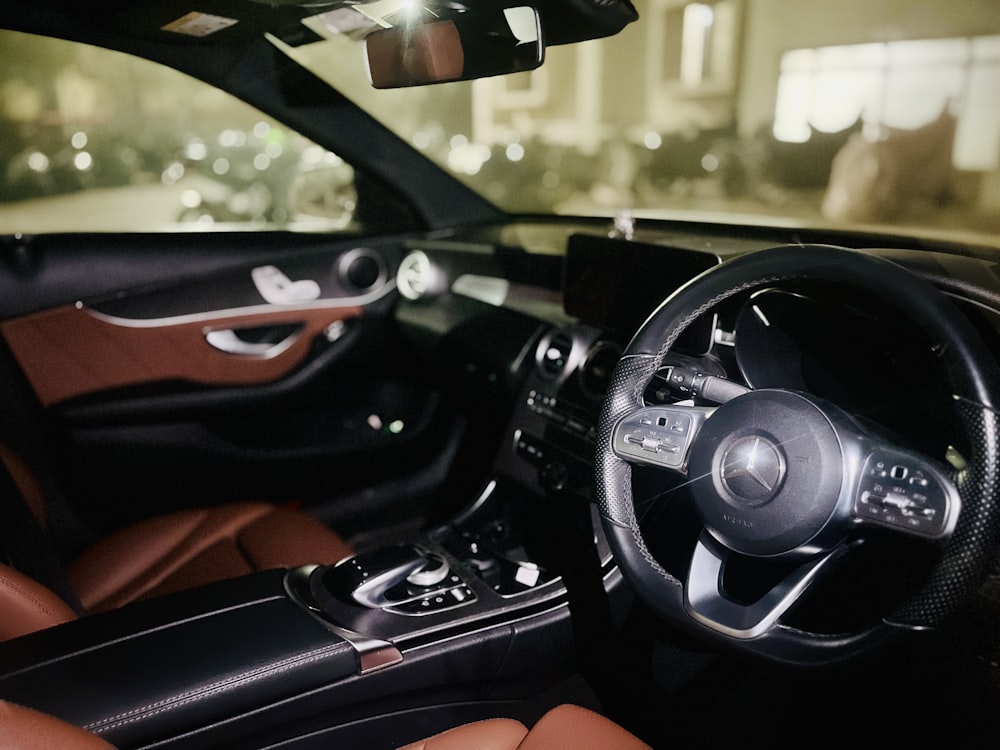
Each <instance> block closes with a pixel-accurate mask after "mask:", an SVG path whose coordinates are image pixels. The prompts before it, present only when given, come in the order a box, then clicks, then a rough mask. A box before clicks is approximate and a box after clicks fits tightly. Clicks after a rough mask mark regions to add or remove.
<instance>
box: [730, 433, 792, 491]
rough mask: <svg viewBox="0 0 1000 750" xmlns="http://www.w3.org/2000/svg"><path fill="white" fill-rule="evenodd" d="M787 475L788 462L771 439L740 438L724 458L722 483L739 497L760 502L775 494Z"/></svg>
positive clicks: (756, 437)
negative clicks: (783, 458)
mask: <svg viewBox="0 0 1000 750" xmlns="http://www.w3.org/2000/svg"><path fill="white" fill-rule="evenodd" d="M784 477H785V462H784V461H783V460H782V458H781V454H780V453H779V452H778V449H777V448H776V447H775V446H774V444H773V443H771V441H769V440H766V439H765V438H762V437H758V436H751V437H745V438H740V439H739V440H737V441H736V442H735V443H733V444H732V445H731V446H730V447H729V450H727V451H726V455H725V456H724V457H723V459H722V483H723V484H724V485H725V486H726V488H727V489H728V490H729V491H730V492H731V493H733V495H735V496H736V497H738V498H740V499H742V500H749V501H750V502H752V503H760V502H764V501H765V500H769V499H771V498H772V497H774V495H775V493H777V491H778V490H779V489H780V488H781V481H782V479H784Z"/></svg>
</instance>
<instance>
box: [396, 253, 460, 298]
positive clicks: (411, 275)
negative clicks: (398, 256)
mask: <svg viewBox="0 0 1000 750" xmlns="http://www.w3.org/2000/svg"><path fill="white" fill-rule="evenodd" d="M447 285H448V284H447V278H446V277H445V275H444V271H442V270H441V269H440V268H439V267H438V266H436V265H434V264H433V263H432V262H431V259H430V258H428V257H427V253H425V252H423V251H422V250H414V251H413V252H411V253H409V254H408V255H407V256H406V257H404V258H403V260H402V261H400V263H399V270H398V271H396V287H397V288H398V289H399V293H400V294H402V295H403V296H404V297H406V298H407V299H412V300H418V299H420V298H421V297H424V296H426V295H428V294H440V293H441V292H443V291H444V290H445V289H446V288H447Z"/></svg>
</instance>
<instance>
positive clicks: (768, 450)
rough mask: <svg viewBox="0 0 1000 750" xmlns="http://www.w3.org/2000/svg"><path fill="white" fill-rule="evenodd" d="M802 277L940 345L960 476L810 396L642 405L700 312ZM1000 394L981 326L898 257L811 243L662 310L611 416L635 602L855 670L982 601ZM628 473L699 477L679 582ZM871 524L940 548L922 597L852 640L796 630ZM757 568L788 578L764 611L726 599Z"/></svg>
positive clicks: (710, 630)
mask: <svg viewBox="0 0 1000 750" xmlns="http://www.w3.org/2000/svg"><path fill="white" fill-rule="evenodd" d="M805 279H808V280H818V281H825V282H834V283H836V284H838V285H843V288H844V290H845V294H846V293H849V291H850V290H851V289H856V290H857V289H860V290H868V291H871V292H874V293H875V294H877V295H879V296H880V298H881V299H883V300H885V302H886V303H887V304H889V305H891V306H893V307H895V308H897V309H898V311H900V312H902V313H903V314H904V315H905V316H907V318H908V320H909V321H912V323H913V324H915V325H917V326H919V327H920V328H921V329H923V331H924V332H926V333H927V334H928V335H929V336H930V338H931V341H933V342H934V344H935V349H934V351H935V354H936V355H937V357H939V358H940V360H941V362H942V364H943V366H944V371H945V372H946V377H947V380H948V386H949V388H950V390H951V393H952V394H953V399H952V402H951V403H952V408H953V410H954V413H955V417H956V421H957V423H958V424H959V425H960V429H961V430H962V431H964V433H965V437H966V438H967V443H968V445H969V448H968V452H969V455H968V456H966V457H965V458H966V465H965V466H964V468H962V469H961V470H955V469H953V468H951V467H948V466H945V465H944V464H940V463H938V462H937V461H935V460H933V459H931V458H929V457H927V456H925V455H922V454H921V453H919V452H916V451H913V450H911V449H908V448H905V447H903V446H901V445H894V444H891V443H889V442H887V441H886V439H885V438H883V437H881V436H877V435H875V434H872V433H871V432H869V431H868V430H866V429H865V428H864V427H863V426H862V425H861V424H860V423H859V422H858V421H857V420H855V419H854V418H853V417H852V416H851V415H850V414H847V413H846V412H844V411H842V410H841V409H839V408H837V407H836V406H834V405H832V404H830V403H827V402H824V401H823V400H821V399H819V398H817V397H815V396H813V395H811V394H808V393H803V392H798V391H792V390H781V389H762V390H750V389H744V388H742V387H740V386H738V385H736V384H729V383H728V382H727V381H718V380H713V379H712V378H701V377H696V378H694V382H693V383H691V387H692V388H693V389H694V390H695V392H697V391H698V388H699V387H700V388H703V389H708V390H711V389H712V388H714V389H715V390H716V392H717V395H716V397H715V399H713V400H714V401H716V402H721V403H719V405H718V406H696V405H684V404H685V403H692V404H693V403H695V402H694V401H690V402H679V403H677V404H669V405H651V406H650V405H647V404H646V403H645V402H644V399H643V394H644V391H645V389H646V387H647V386H648V385H649V383H650V381H651V380H652V378H653V376H654V374H655V373H657V371H659V370H660V369H661V368H662V367H663V365H664V360H665V357H667V355H668V353H669V352H670V351H671V348H672V347H673V346H674V344H675V342H676V341H677V339H678V337H679V336H680V335H681V333H682V332H683V331H684V330H685V329H686V328H687V327H688V326H689V325H690V324H691V323H693V322H694V320H695V319H697V318H698V317H699V316H700V315H703V314H705V313H707V312H709V311H710V310H712V309H713V308H714V307H715V306H716V305H718V304H719V303H721V302H723V301H725V300H727V299H730V298H732V297H734V296H735V295H738V294H742V293H749V292H752V291H754V290H756V289H760V288H764V287H771V286H775V285H779V284H781V283H782V282H787V281H792V280H805ZM877 376H878V374H877V373H873V377H877ZM998 388H1000V374H998V369H997V365H996V363H995V362H994V361H993V359H992V357H991V356H990V355H989V354H988V350H987V349H986V346H985V345H984V343H983V342H982V340H981V339H980V337H979V335H978V334H977V332H976V331H975V329H974V328H973V326H972V325H971V323H970V322H969V321H968V320H967V319H966V318H965V317H964V316H963V315H962V314H961V313H960V312H959V310H958V309H957V308H956V307H955V306H954V305H953V304H952V303H951V301H950V300H948V299H947V298H946V297H945V296H944V295H943V294H941V293H940V292H938V291H937V290H936V289H935V288H934V287H933V286H931V285H930V284H929V283H927V282H925V281H924V280H923V279H920V278H919V277H917V276H915V275H913V274H911V273H910V272H908V271H906V270H905V269H903V268H902V267H900V266H898V265H896V264H894V263H891V262H889V261H887V260H884V259H881V258H878V257H875V256H873V255H869V254H865V253H863V252H860V251H854V250H847V249H843V248H836V247H829V246H818V245H811V246H794V247H781V248H775V249H771V250H765V251H761V252H757V253H753V254H750V255H747V256H743V257H741V258H737V259H734V260H731V261H728V262H726V263H723V264H721V265H719V266H716V267H715V268H713V269H711V270H710V271H707V272H706V273H704V274H702V275H701V276H699V277H697V278H696V279H694V280H693V281H691V282H690V283H688V284H687V285H685V286H683V287H681V288H680V289H679V290H678V291H677V292H675V293H674V294H673V295H672V296H670V297H669V298H668V299H667V300H666V301H665V302H663V303H662V304H661V305H660V307H659V308H658V309H657V310H656V311H655V312H654V313H653V314H652V315H651V316H650V318H649V319H648V320H647V321H646V323H644V324H643V326H642V328H641V329H640V330H639V332H638V333H637V334H636V335H635V337H634V338H633V339H632V341H631V342H630V344H629V345H628V347H627V349H626V351H625V352H624V354H623V356H622V357H621V359H620V360H619V362H618V365H617V367H616V369H615V372H614V374H613V376H612V382H611V386H610V388H609V390H608V393H607V396H606V397H605V401H604V404H603V408H602V412H601V416H600V421H599V423H598V438H597V456H596V459H597V461H596V478H597V495H598V503H599V507H600V511H601V516H602V522H603V526H604V529H605V531H606V534H607V537H608V541H609V543H610V545H611V548H612V551H613V554H614V556H615V558H616V560H617V562H618V564H619V566H620V568H621V569H622V571H623V573H624V575H625V577H626V578H627V579H628V580H629V581H630V582H631V584H632V585H633V587H634V589H635V591H636V593H637V595H638V596H639V598H640V599H642V600H643V601H644V602H645V603H646V604H647V605H648V606H649V607H650V608H651V609H652V610H653V611H654V612H655V613H657V614H658V615H659V616H661V617H662V618H664V619H666V620H668V621H670V622H673V623H675V624H677V625H680V626H682V627H683V628H684V629H687V630H689V631H693V632H695V633H696V634H699V635H701V636H705V637H707V638H709V639H710V640H712V641H714V642H716V643H717V644H723V645H725V646H727V647H731V648H735V649H737V650H740V651H743V652H748V653H750V654H753V655H756V656H760V657H763V658H765V659H767V660H770V661H774V662H779V663H783V664H794V665H799V666H820V665H823V664H830V663H838V662H843V661H847V660H851V659H854V658H855V657H858V656H860V655H861V654H863V653H866V652H869V651H871V650H873V649H875V648H876V647H877V646H881V645H883V644H884V643H885V642H886V641H887V640H888V639H889V638H890V637H891V636H893V635H895V634H897V633H899V632H901V631H911V630H921V629H927V628H933V627H935V626H938V625H940V624H941V623H942V622H943V621H944V620H945V619H946V618H947V617H948V616H949V615H951V614H953V613H954V612H955V611H956V610H957V609H958V608H959V607H960V606H961V604H962V603H963V602H964V601H965V600H966V599H967V598H968V596H969V595H970V594H971V593H972V592H974V591H975V588H976V586H977V585H978V584H979V583H980V582H981V579H982V577H983V576H984V575H985V573H986V571H987V570H988V566H989V563H990V562H991V561H992V555H993V554H994V552H995V545H996V543H997V541H998V530H1000V499H998V497H997V490H998V474H1000V466H998V459H1000V442H998V441H1000V420H998V415H997V404H998V403H1000V402H998ZM703 395H706V396H709V395H710V394H708V393H706V394H703ZM913 408H920V405H919V404H913ZM633 465H642V466H652V467H656V468H659V469H662V470H665V471H670V472H679V473H681V474H683V475H685V477H686V481H687V484H688V485H689V491H690V496H691V498H692V501H693V503H694V505H695V508H696V510H697V517H698V519H699V523H700V528H701V532H700V535H699V537H698V541H697V543H696V544H695V545H694V551H693V553H691V554H690V561H689V565H688V566H687V568H688V569H687V572H686V575H683V574H682V575H680V576H679V577H678V576H675V575H673V574H671V572H668V571H667V570H666V569H665V568H664V567H663V566H662V565H661V564H660V563H659V562H658V561H657V559H656V558H655V557H654V555H653V554H652V552H651V551H650V546H649V545H648V544H647V540H646V539H645V538H644V536H643V531H642V530H641V529H640V526H639V522H638V520H637V514H636V509H635V500H634V497H633V488H632V467H633ZM875 529H879V530H880V531H879V533H881V534H885V533H887V532H888V533H889V534H890V535H901V536H902V537H903V538H905V537H913V538H918V539H922V540H925V542H926V543H927V544H930V545H937V550H936V551H937V554H936V556H935V558H934V562H933V564H932V565H931V569H930V571H929V574H928V576H927V578H926V580H923V581H922V582H921V584H920V587H919V588H918V590H917V591H916V592H915V593H913V594H911V595H910V596H909V598H908V600H906V601H905V602H904V603H903V604H902V605H901V606H899V605H896V606H895V608H894V609H893V611H889V612H886V613H884V614H882V615H881V616H880V618H872V619H877V621H876V622H872V623H870V624H865V625H863V626H857V627H856V628H855V629H853V630H851V631H850V632H844V633H836V634H830V633H829V632H810V631H808V630H804V629H802V628H801V627H794V626H793V625H790V624H788V622H787V621H786V620H787V619H788V615H789V614H790V613H791V612H792V610H793V609H794V608H795V606H796V605H797V604H799V603H801V602H803V601H804V597H805V596H806V595H807V594H808V593H810V592H811V591H813V590H815V589H816V587H817V584H818V582H819V581H820V580H821V579H823V577H824V575H825V574H827V573H829V572H831V571H834V570H836V569H837V566H838V564H840V563H842V562H843V561H845V560H846V559H848V558H849V557H850V553H851V551H852V549H853V548H854V546H855V545H857V544H858V540H859V539H864V537H865V534H866V533H871V532H874V530H875ZM761 559H764V560H770V561H777V562H780V563H782V564H783V565H784V567H782V570H788V571H790V572H787V573H785V574H783V576H782V577H781V579H780V580H779V581H778V583H776V584H775V585H773V586H772V587H770V589H769V590H768V591H766V592H765V593H764V594H763V595H762V596H760V598H758V599H757V600H755V601H750V602H748V601H741V600H738V599H736V598H734V597H732V596H731V595H730V594H728V593H727V591H726V588H725V586H724V583H723V580H724V576H725V574H726V573H727V572H729V571H728V570H727V569H732V568H736V567H738V566H741V565H747V564H748V561H754V560H761ZM672 569H673V570H675V571H676V566H673V567H672Z"/></svg>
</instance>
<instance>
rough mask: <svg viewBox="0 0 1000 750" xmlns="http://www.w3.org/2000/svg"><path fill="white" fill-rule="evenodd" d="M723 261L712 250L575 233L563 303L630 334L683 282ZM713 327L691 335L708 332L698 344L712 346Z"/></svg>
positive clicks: (581, 314)
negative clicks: (704, 250)
mask: <svg viewBox="0 0 1000 750" xmlns="http://www.w3.org/2000/svg"><path fill="white" fill-rule="evenodd" d="M718 263H719V259H718V258H717V257H716V256H714V255H711V254H709V253H700V252H697V251H694V250H683V249H680V248H675V247H669V246H666V245H651V244H645V243H641V242H634V241H631V240H618V239H611V238H608V237H601V236H596V235H585V234H574V235H572V236H570V238H569V242H568V244H567V246H566V265H565V275H564V278H563V307H564V308H565V310H566V313H567V314H568V315H572V316H573V317H574V318H577V319H578V320H580V321H582V322H584V323H588V324H590V325H594V326H598V327H600V328H605V329H607V330H609V331H613V332H615V333H619V334H622V335H623V336H625V337H630V336H632V334H634V333H635V332H636V331H637V330H638V329H639V326H641V325H642V323H643V321H645V320H646V318H648V317H649V315H650V313H652V312H653V310H655V309H656V308H657V307H658V306H659V304H660V303H661V302H663V300H664V299H666V298H667V297H668V296H669V295H670V294H671V293H672V292H673V291H674V290H675V289H676V288H677V287H679V286H681V285H682V284H684V283H686V282H688V281H690V280H691V279H693V278H694V277H695V276H697V275H698V274H700V273H701V272H702V271H705V270H707V269H709V268H711V267H712V266H715V265H718ZM711 327H712V326H711V321H709V322H708V324H707V325H706V326H704V327H703V326H701V325H700V324H699V326H698V328H699V329H700V331H691V333H692V334H694V336H693V337H692V336H688V337H685V338H686V339H687V340H688V341H691V340H692V338H695V339H697V334H698V333H699V332H700V333H703V335H704V337H705V340H704V346H698V347H697V348H699V349H701V351H702V352H703V351H707V349H708V348H709V346H710V344H711V338H710V337H711V334H712V331H711ZM691 353H700V352H691Z"/></svg>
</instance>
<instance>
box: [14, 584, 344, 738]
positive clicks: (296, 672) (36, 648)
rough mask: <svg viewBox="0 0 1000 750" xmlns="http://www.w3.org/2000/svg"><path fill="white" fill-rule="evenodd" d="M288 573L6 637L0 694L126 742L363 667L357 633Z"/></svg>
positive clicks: (166, 733)
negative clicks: (294, 584)
mask: <svg viewBox="0 0 1000 750" xmlns="http://www.w3.org/2000/svg"><path fill="white" fill-rule="evenodd" d="M284 573H285V572H284V571H279V570H274V571H266V572H263V573H257V574H253V575H250V576H246V577H243V578H237V579H231V580H229V581H222V582H220V583H217V584H212V585H210V586H206V587H202V588H199V589H195V590H192V591H185V592H181V593H179V594H176V595H172V596H167V597H162V598H159V599H156V600H150V601H148V602H141V603H137V604H133V605H129V606H127V607H123V608H121V609H119V610H115V611H113V612H108V613H105V614H100V615H93V616H89V617H85V618H83V619H81V620H78V621H75V622H71V623H67V624H65V625H60V626H58V627H55V628H50V629H48V630H44V631H40V632H38V633H33V634H30V635H27V636H24V637H21V638H16V639H13V640H11V641H7V642H5V643H0V696H2V697H3V698H5V699H7V700H10V701H12V702H15V703H20V704H23V705H26V706H30V707H32V708H36V709H39V710H41V711H44V712H46V713H50V714H53V715H55V716H59V717H60V718H62V719H65V720H66V721H69V722H70V723H72V724H76V725H77V726H81V727H84V728H86V729H89V730H90V731H92V732H94V733H96V734H98V735H100V736H102V737H104V738H105V739H106V740H108V741H109V742H111V743H113V744H115V745H118V746H120V747H126V746H130V745H135V744H139V743H145V742H150V741H154V740H157V739H163V738H168V737H173V736H176V735H178V734H180V733H182V732H185V731H190V730H192V729H195V728H198V727H201V726H205V725H207V724H210V723H214V722H218V721H222V720H225V719H226V718H229V717H232V716H234V715H236V714H237V713H240V712H244V711H248V710H252V709H254V708H258V707H261V706H265V705H268V704H271V703H273V702H275V701H277V700H281V699H284V698H288V697H291V696H294V695H298V694H300V693H303V692H305V691H308V690H311V689H314V688H316V687H318V686H321V685H326V684H330V683H332V682H335V681H337V680H339V679H342V678H345V677H348V676H350V675H354V674H356V673H357V672H358V655H357V653H356V652H355V650H354V648H353V647H352V645H351V644H350V643H348V642H347V641H345V640H344V639H342V638H341V637H340V636H339V635H336V634H335V633H333V632H331V630H330V629H328V628H327V627H324V625H323V624H321V622H320V621H319V620H317V619H316V618H314V617H313V616H312V615H310V614H309V613H308V612H307V611H306V610H305V609H303V608H302V607H301V606H299V605H298V604H296V603H295V602H293V601H292V600H291V599H290V598H289V597H288V596H287V595H286V593H285V589H284V584H283V581H284Z"/></svg>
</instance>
